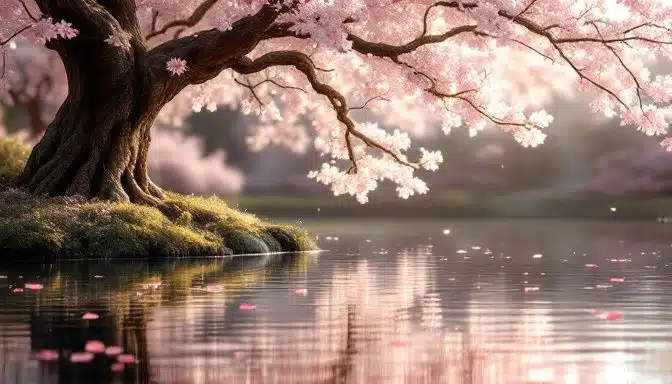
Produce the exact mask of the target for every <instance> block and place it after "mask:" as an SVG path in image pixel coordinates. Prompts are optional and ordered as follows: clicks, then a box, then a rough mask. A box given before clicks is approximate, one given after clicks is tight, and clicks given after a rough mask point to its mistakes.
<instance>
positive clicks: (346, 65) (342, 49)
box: [0, 0, 672, 206]
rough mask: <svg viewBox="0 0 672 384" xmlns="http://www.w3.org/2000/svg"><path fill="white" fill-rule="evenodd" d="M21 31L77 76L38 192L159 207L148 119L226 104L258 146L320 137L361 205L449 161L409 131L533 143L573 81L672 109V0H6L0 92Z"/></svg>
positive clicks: (616, 110)
mask: <svg viewBox="0 0 672 384" xmlns="http://www.w3.org/2000/svg"><path fill="white" fill-rule="evenodd" d="M24 41H29V42H32V43H34V44H35V47H36V49H37V48H40V45H41V44H44V46H45V48H46V49H50V50H52V51H53V52H55V53H56V54H57V55H58V57H59V59H60V60H61V61H62V63H63V65H64V68H65V72H66V73H67V82H68V84H67V90H68V93H67V97H66V98H65V101H64V102H63V104H62V105H61V106H60V108H59V110H58V112H57V113H56V116H55V118H54V120H53V121H52V122H51V124H49V126H48V128H47V130H46V133H45V135H44V137H43V138H42V140H41V141H40V143H39V144H38V145H37V146H36V147H35V149H34V150H33V153H32V155H31V156H30V159H29V161H28V164H27V166H26V169H25V170H24V172H23V175H22V178H21V179H22V180H21V182H22V184H23V185H24V186H25V187H26V188H27V189H28V190H29V191H30V192H32V193H36V194H45V193H46V194H52V195H63V194H65V195H71V194H81V195H85V196H89V197H98V198H103V199H110V200H124V201H126V200H130V201H131V202H134V203H140V204H148V205H154V206H161V205H162V204H163V202H162V197H163V194H162V193H161V190H160V189H159V188H158V187H157V186H156V185H155V184H154V183H153V182H152V181H151V180H150V179H149V177H148V176H147V157H148V153H149V142H150V128H151V126H152V124H153V123H154V122H155V121H156V120H158V121H161V122H168V123H171V124H175V125H179V123H180V122H181V121H182V120H184V117H185V116H186V115H187V114H188V113H190V112H191V111H194V110H196V111H198V110H200V109H202V108H206V109H209V110H214V109H215V108H217V107H218V106H229V107H240V108H242V109H243V110H244V111H246V112H249V113H256V114H258V115H259V124H258V125H257V126H256V127H254V128H253V137H252V139H251V141H250V142H251V144H252V145H253V147H254V148H255V149H262V148H263V147H264V146H266V145H268V144H280V145H287V146H292V145H294V146H296V145H297V142H300V141H301V140H303V142H306V141H307V140H305V138H306V137H310V136H312V135H314V136H315V138H314V140H313V144H314V146H315V148H316V149H317V150H318V151H320V152H321V153H323V154H324V155H325V156H328V157H329V158H330V161H328V162H325V163H324V164H323V165H322V166H321V168H319V169H318V170H316V171H314V172H311V173H310V175H309V177H311V178H314V179H316V180H317V181H318V182H321V183H324V184H328V185H330V186H331V188H332V189H333V191H334V193H335V194H337V195H338V194H350V195H354V196H355V197H356V198H357V199H358V200H359V201H360V202H366V201H367V200H368V194H369V192H371V191H373V190H374V189H375V188H376V187H377V185H378V183H379V182H381V181H384V180H389V181H391V182H393V183H395V184H396V185H397V191H398V193H399V195H400V196H401V197H402V198H407V197H409V196H411V195H414V194H423V193H426V192H427V190H428V187H427V185H426V184H425V183H424V182H423V181H422V180H421V179H420V178H418V177H417V175H416V173H415V172H416V171H417V170H420V169H424V170H429V171H435V170H436V169H437V168H438V166H439V164H440V163H442V161H443V158H442V155H441V153H440V152H439V151H435V150H432V149H425V148H419V149H417V150H416V149H413V150H412V149H411V140H410V136H409V134H408V132H413V131H414V130H420V131H422V130H426V129H431V128H433V127H435V126H436V127H438V126H441V129H442V130H443V131H444V132H446V133H448V132H450V130H451V129H454V128H458V127H462V126H464V127H466V128H468V129H469V132H470V134H472V135H475V134H477V133H478V132H479V131H481V130H483V129H485V128H487V127H489V126H493V127H499V128H501V129H503V130H504V131H506V132H510V133H511V134H512V136H513V137H514V138H515V139H516V140H517V141H519V142H520V143H521V144H522V145H524V146H537V145H539V144H541V143H542V142H543V141H544V138H545V137H546V134H545V133H544V130H545V129H546V128H548V127H549V125H550V124H551V123H552V122H553V117H552V116H551V115H549V114H548V113H547V112H546V111H545V110H544V109H543V104H544V103H545V102H547V101H548V100H549V99H550V98H551V97H552V96H553V95H555V94H564V95H571V94H573V93H574V92H575V91H576V90H578V91H581V92H587V93H590V94H591V95H592V96H593V99H592V102H591V107H592V109H593V110H594V111H595V112H596V113H601V114H605V115H607V116H611V117H617V118H619V119H620V120H621V123H622V124H623V125H630V126H633V127H635V128H636V129H638V130H640V131H642V132H644V133H645V134H647V135H656V136H664V135H665V134H666V133H667V132H668V127H669V123H670V120H671V119H672V116H671V115H672V113H671V110H672V109H671V106H670V104H672V75H669V74H668V75H665V74H656V73H652V72H651V68H652V63H653V62H654V61H655V60H657V59H662V60H666V59H670V58H672V4H671V3H670V2H669V1H667V0H575V1H570V0H553V1H550V0H458V1H424V0H389V1H388V0H383V1H357V0H329V1H310V0H269V1H266V0H243V1H238V0H232V1H230V2H221V1H217V0H197V1H191V0H186V1H181V2H177V1H172V0H162V1H158V0H137V1H134V0H99V1H92V0H58V1H57V0H0V44H1V45H2V52H1V54H2V58H3V62H2V78H3V80H2V82H3V84H4V88H5V89H7V88H8V86H7V84H8V83H10V82H11V81H13V80H11V79H12V76H13V75H15V72H16V71H15V70H14V69H13V63H14V62H15V61H16V59H13V58H12V55H13V53H14V52H12V49H11V45H12V44H19V43H23V42H24ZM0 89H2V86H0ZM10 96H11V95H10ZM5 97H7V96H5ZM363 110H367V111H368V112H369V114H368V115H369V116H371V115H373V116H377V117H378V119H379V121H380V122H383V123H385V126H387V127H389V126H393V127H392V129H387V128H386V127H385V126H383V125H379V124H378V123H373V122H367V121H366V120H365V119H360V118H358V116H360V115H362V114H363V113H362V112H363ZM307 125H310V126H312V128H311V127H308V126H307ZM309 128H310V129H312V130H313V131H314V132H311V133H310V134H309V133H308V132H309ZM661 145H662V146H663V147H665V148H666V149H668V150H672V139H671V138H667V139H663V140H662V142H661Z"/></svg>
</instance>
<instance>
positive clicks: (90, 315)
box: [82, 312, 100, 320]
mask: <svg viewBox="0 0 672 384" xmlns="http://www.w3.org/2000/svg"><path fill="white" fill-rule="evenodd" d="M98 318H100V316H98V314H97V313H93V312H86V313H85V314H83V315H82V319H83V320H98Z"/></svg>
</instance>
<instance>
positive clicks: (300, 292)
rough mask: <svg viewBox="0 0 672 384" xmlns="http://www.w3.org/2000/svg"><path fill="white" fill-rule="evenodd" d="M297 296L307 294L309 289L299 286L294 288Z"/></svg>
mask: <svg viewBox="0 0 672 384" xmlns="http://www.w3.org/2000/svg"><path fill="white" fill-rule="evenodd" d="M294 295H295V296H307V295H308V290H307V289H306V288H297V289H295V290H294Z"/></svg>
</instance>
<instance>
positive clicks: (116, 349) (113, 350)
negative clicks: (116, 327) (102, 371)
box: [105, 345, 124, 357]
mask: <svg viewBox="0 0 672 384" xmlns="http://www.w3.org/2000/svg"><path fill="white" fill-rule="evenodd" d="M123 351H124V349H123V348H122V347H120V346H118V345H111V346H109V347H107V348H105V354H106V355H107V356H110V357H112V356H117V355H120V354H121V353H122V352H123Z"/></svg>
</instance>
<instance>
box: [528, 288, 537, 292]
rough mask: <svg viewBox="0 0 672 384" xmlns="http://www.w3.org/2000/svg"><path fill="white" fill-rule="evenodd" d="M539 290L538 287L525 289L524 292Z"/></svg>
mask: <svg viewBox="0 0 672 384" xmlns="http://www.w3.org/2000/svg"><path fill="white" fill-rule="evenodd" d="M538 290H539V287H525V292H536V291H538Z"/></svg>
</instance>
